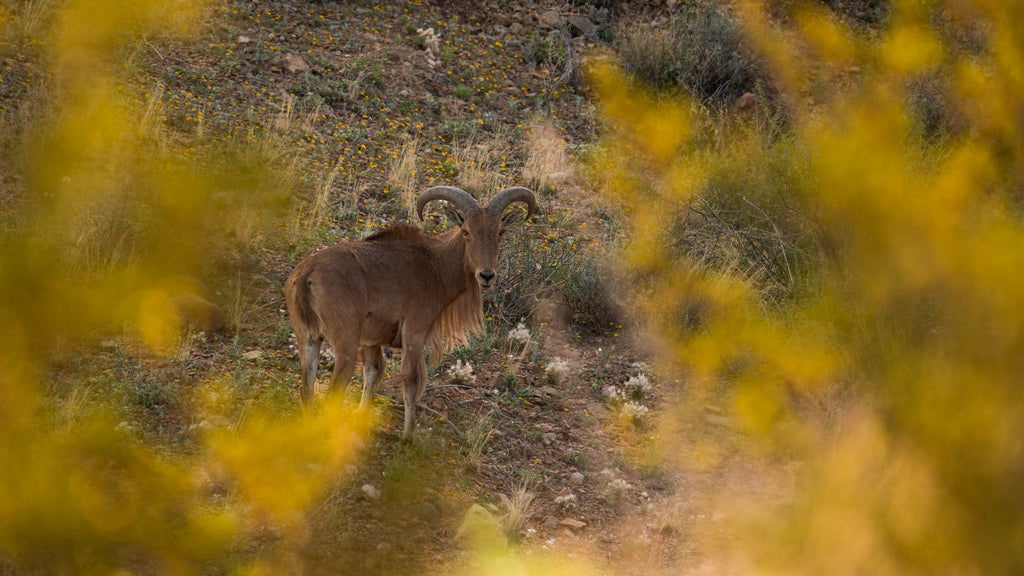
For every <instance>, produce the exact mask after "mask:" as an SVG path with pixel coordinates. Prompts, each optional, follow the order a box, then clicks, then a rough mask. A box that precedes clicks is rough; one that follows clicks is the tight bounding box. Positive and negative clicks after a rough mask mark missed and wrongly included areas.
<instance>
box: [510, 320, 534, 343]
mask: <svg viewBox="0 0 1024 576" xmlns="http://www.w3.org/2000/svg"><path fill="white" fill-rule="evenodd" d="M508 337H509V340H518V341H519V342H521V343H523V344H529V343H530V329H529V328H527V327H526V325H525V324H523V323H522V322H520V323H519V324H516V327H515V328H513V329H512V330H509V331H508Z"/></svg>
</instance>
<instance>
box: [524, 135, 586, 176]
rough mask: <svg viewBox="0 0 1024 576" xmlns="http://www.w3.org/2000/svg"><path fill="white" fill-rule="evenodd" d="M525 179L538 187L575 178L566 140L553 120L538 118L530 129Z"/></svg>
mask: <svg viewBox="0 0 1024 576" xmlns="http://www.w3.org/2000/svg"><path fill="white" fill-rule="evenodd" d="M527 146H528V148H527V158H526V163H525V164H524V165H523V179H524V180H525V181H526V182H527V183H528V185H530V186H532V187H533V188H534V189H535V190H544V189H545V188H547V187H548V186H551V185H553V184H555V183H557V181H560V180H565V179H568V178H571V177H572V175H573V173H574V172H573V162H572V158H571V156H570V155H569V151H568V149H567V145H566V142H565V139H564V138H562V137H561V136H560V135H559V134H558V130H557V129H556V128H555V126H554V125H553V124H552V123H551V121H550V120H547V121H541V120H537V121H535V122H534V124H533V126H531V128H530V132H529V139H528V143H527Z"/></svg>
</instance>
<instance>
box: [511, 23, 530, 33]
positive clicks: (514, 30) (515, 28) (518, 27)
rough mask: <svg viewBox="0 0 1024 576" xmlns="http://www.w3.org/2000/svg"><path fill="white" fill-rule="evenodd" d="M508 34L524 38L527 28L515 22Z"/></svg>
mask: <svg viewBox="0 0 1024 576" xmlns="http://www.w3.org/2000/svg"><path fill="white" fill-rule="evenodd" d="M508 33H509V34H512V35H515V36H522V35H523V34H526V28H525V27H524V26H523V25H522V24H520V23H519V22H513V23H512V24H511V25H510V26H509V27H508Z"/></svg>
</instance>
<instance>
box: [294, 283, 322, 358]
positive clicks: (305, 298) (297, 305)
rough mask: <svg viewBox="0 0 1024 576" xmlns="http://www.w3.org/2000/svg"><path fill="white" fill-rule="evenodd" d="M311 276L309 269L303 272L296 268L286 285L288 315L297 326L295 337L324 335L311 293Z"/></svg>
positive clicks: (319, 336) (308, 338)
mask: <svg viewBox="0 0 1024 576" xmlns="http://www.w3.org/2000/svg"><path fill="white" fill-rule="evenodd" d="M309 276H310V271H309V270H304V271H301V272H300V271H298V270H296V272H295V273H293V274H292V275H291V277H289V278H288V283H287V285H286V286H285V300H286V303H287V305H288V315H289V316H290V317H291V319H292V326H293V327H294V328H295V337H296V338H302V337H305V338H306V339H307V340H311V341H312V340H319V339H320V338H321V337H322V334H323V326H322V325H323V322H322V321H321V319H320V314H319V312H318V310H317V307H316V303H315V302H314V301H313V296H312V294H311V293H310V289H309V288H310V283H311V280H310V277H309Z"/></svg>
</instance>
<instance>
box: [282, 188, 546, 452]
mask: <svg viewBox="0 0 1024 576" xmlns="http://www.w3.org/2000/svg"><path fill="white" fill-rule="evenodd" d="M435 200H445V201H447V202H448V203H450V204H451V205H452V206H453V207H454V208H451V207H449V208H447V209H446V211H447V213H448V215H449V216H450V217H451V218H452V219H453V220H454V221H455V222H457V223H458V227H453V228H452V229H450V230H447V231H445V232H443V233H441V234H438V235H435V236H428V235H427V234H425V233H424V232H422V231H421V230H419V229H418V228H416V227H413V226H393V227H390V228H387V229H385V230H382V231H380V232H378V233H376V234H373V235H372V236H369V237H367V238H365V239H363V240H358V241H352V242H339V243H337V244H334V245H332V246H328V247H324V248H320V249H318V250H316V251H314V252H312V253H310V254H308V255H307V256H305V257H304V258H303V259H302V260H301V261H300V262H299V264H298V265H297V266H296V267H295V270H293V271H292V273H291V274H290V275H289V276H288V279H287V280H286V281H285V299H286V302H287V306H288V315H289V317H290V318H291V322H292V327H293V328H294V329H295V337H296V341H297V343H298V349H299V363H300V365H301V374H300V382H301V394H300V395H301V404H302V407H303V410H304V411H306V412H308V411H309V410H310V409H311V408H312V406H313V402H314V397H315V394H314V384H315V382H316V371H317V365H318V363H319V359H320V346H321V345H322V343H323V341H324V339H325V338H326V339H327V341H328V342H330V344H331V346H332V347H333V348H334V352H335V361H334V373H333V375H332V378H331V392H332V393H338V392H343V391H344V390H345V389H346V388H347V387H348V383H349V380H351V378H352V375H353V372H354V369H355V365H356V360H357V356H358V355H361V358H362V361H363V382H364V383H363V394H362V397H361V399H360V402H359V408H360V409H361V410H365V409H367V408H369V406H370V403H371V402H372V400H373V388H374V385H375V384H376V383H377V380H378V378H379V377H380V374H381V372H382V371H383V369H384V353H383V348H384V347H385V346H387V347H392V348H399V347H400V348H401V350H402V368H401V371H400V373H399V375H398V380H399V381H400V382H401V383H402V387H403V392H404V396H405V427H404V430H403V433H402V439H403V441H405V442H411V441H412V438H413V432H414V429H415V426H416V422H415V419H416V404H417V402H418V401H419V400H420V398H421V397H422V395H423V392H424V390H425V388H426V377H427V368H426V362H425V361H424V358H423V352H424V350H425V349H426V350H428V351H429V352H430V356H431V359H432V360H437V359H439V358H440V356H441V354H442V353H443V352H444V351H445V350H450V349H451V348H453V347H454V346H455V345H457V344H458V345H465V344H466V343H467V338H468V336H469V335H471V334H474V333H477V332H479V331H480V330H481V329H482V328H483V300H482V299H481V290H482V289H484V290H486V289H489V288H491V287H492V286H494V285H495V283H496V281H497V275H496V274H495V272H494V267H495V263H496V261H497V258H498V245H499V242H500V239H501V235H502V234H503V233H504V229H505V226H506V225H507V224H508V223H509V221H511V219H512V217H513V214H515V212H510V213H509V214H507V215H504V216H503V215H502V213H503V212H504V211H505V209H506V208H508V207H509V206H510V205H511V204H513V203H515V202H521V203H523V204H525V205H526V208H527V213H526V218H527V219H529V218H530V216H531V215H532V214H533V210H534V207H535V204H536V199H535V197H534V194H533V192H531V191H530V190H528V189H526V188H521V187H514V188H507V189H505V190H502V191H501V192H499V193H498V194H496V195H495V196H494V198H492V199H491V201H490V202H489V203H488V204H487V206H486V207H481V206H479V205H478V204H477V202H476V200H474V199H473V197H472V196H470V195H469V193H467V192H465V191H464V190H461V189H459V188H454V187H450V186H436V187H433V188H430V189H428V190H425V191H424V192H423V193H422V194H421V195H420V196H419V198H418V199H417V202H416V213H417V215H418V216H419V218H420V220H423V209H424V207H426V205H427V204H429V203H430V202H432V201H435Z"/></svg>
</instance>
